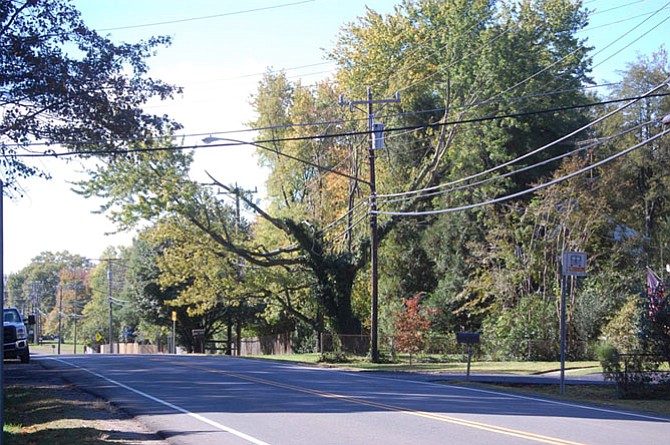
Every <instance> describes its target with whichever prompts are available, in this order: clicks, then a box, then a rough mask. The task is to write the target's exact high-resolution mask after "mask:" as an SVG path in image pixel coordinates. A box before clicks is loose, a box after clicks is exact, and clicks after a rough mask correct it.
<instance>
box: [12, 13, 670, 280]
mask: <svg viewBox="0 0 670 445" xmlns="http://www.w3.org/2000/svg"><path fill="white" fill-rule="evenodd" d="M74 3H75V4H76V5H77V6H78V7H79V8H80V10H81V11H82V14H83V16H84V18H85V20H86V21H87V23H88V25H89V26H91V27H92V28H94V29H98V30H106V31H103V33H104V34H109V35H111V37H112V38H113V39H114V40H117V41H128V42H133V41H137V40H138V39H142V38H147V37H149V36H151V35H169V36H171V37H172V38H173V44H172V46H170V47H168V48H162V49H160V50H159V52H158V55H156V56H155V57H153V58H151V59H150V60H149V65H150V67H151V75H152V76H154V77H157V78H161V79H163V80H165V81H168V82H171V83H174V84H178V85H181V86H183V87H184V88H185V92H184V94H183V96H180V97H179V98H177V99H176V100H174V101H172V102H171V103H160V104H156V103H152V104H151V105H150V107H149V108H148V111H151V112H154V113H158V114H162V113H167V114H169V115H170V116H172V117H174V118H175V119H177V120H178V121H180V122H181V123H183V124H184V130H183V132H182V134H184V135H198V136H185V141H186V142H187V143H197V142H198V141H200V139H202V135H205V134H209V133H216V132H220V131H229V130H236V129H241V128H243V127H244V123H245V122H247V121H249V120H251V119H252V117H253V115H252V112H251V108H250V106H249V98H250V95H251V94H253V93H254V91H255V88H256V85H257V82H258V81H259V80H260V75H259V74H260V73H262V72H263V71H265V70H266V69H267V68H268V67H271V68H273V69H285V70H286V72H287V74H288V75H289V76H290V77H294V78H296V79H297V78H302V79H303V83H304V84H310V83H313V82H314V81H315V80H318V79H320V78H324V77H326V76H327V74H328V72H329V70H330V69H332V65H330V64H328V63H324V62H326V61H325V59H324V54H325V51H324V49H330V48H332V46H333V44H334V42H335V39H336V37H337V33H338V31H339V30H340V28H341V26H342V25H343V24H344V23H346V22H350V21H354V20H356V17H358V16H361V15H363V14H364V13H365V6H366V5H367V6H369V7H370V8H372V9H374V10H376V11H379V12H382V13H386V12H391V11H392V9H393V5H394V3H395V2H393V1H389V0H385V1H384V0H367V1H364V0H313V1H301V0H245V1H244V2H240V1H232V0H218V1H214V0H190V1H183V0H178V1H177V0H76V1H75V2H74ZM584 3H585V5H586V6H587V7H588V8H589V9H593V10H595V12H594V14H593V15H592V16H591V20H590V21H591V24H590V25H589V28H588V29H587V30H586V31H584V32H582V33H581V34H580V36H582V37H584V38H588V43H589V44H590V45H591V46H594V47H595V50H594V64H595V65H596V69H595V71H594V77H595V79H596V81H598V82H599V83H600V82H606V81H608V82H611V81H616V80H617V79H618V78H619V76H618V74H617V70H623V69H625V67H626V64H627V63H630V62H632V61H634V60H635V58H636V54H637V53H640V54H650V53H651V52H652V51H655V50H657V49H658V48H659V46H660V45H661V43H664V39H665V38H667V36H668V35H670V32H669V31H670V20H668V21H665V22H664V20H667V19H668V18H669V17H670V2H666V1H662V0H637V1H636V0H586V1H585V2H584ZM664 6H665V9H663V10H662V11H661V12H659V13H658V14H656V15H654V16H651V15H649V13H652V12H654V11H656V10H658V9H660V8H662V7H664ZM645 20H646V21H645ZM163 22H171V23H164V24H160V23H163ZM139 25H142V26H139ZM143 25H148V26H143ZM599 51H600V52H599ZM231 137H236V138H238V139H250V136H249V135H248V134H246V135H245V134H240V135H231ZM252 153H253V150H252V149H251V148H229V149H226V150H221V149H220V148H219V149H215V148H204V149H201V150H199V151H198V155H197V158H196V163H195V165H194V169H193V170H194V171H193V176H194V177H195V178H198V179H199V178H204V173H203V172H204V170H205V169H207V170H209V171H210V172H211V173H213V174H214V175H215V176H216V177H217V178H219V179H220V180H222V181H223V182H228V183H234V182H237V183H239V184H240V185H241V186H242V187H245V188H253V187H257V186H260V185H261V184H262V182H263V178H264V176H263V172H262V171H261V170H259V169H258V168H257V167H256V162H255V159H254V157H253V155H252ZM41 165H42V166H43V167H44V168H45V169H47V170H48V171H50V172H51V173H52V175H53V180H51V181H48V182H47V181H43V180H39V179H31V180H29V181H26V182H24V183H23V186H24V188H25V189H26V196H25V197H24V198H21V199H17V200H13V201H9V200H6V201H5V225H4V233H5V271H6V272H15V271H17V270H19V269H21V268H22V267H24V266H25V265H27V264H28V263H29V261H30V259H31V258H33V257H34V256H36V255H38V254H39V253H40V252H42V251H53V252H56V251H61V250H68V251H70V252H71V253H77V254H81V255H84V256H87V257H90V258H98V257H99V256H100V255H101V254H102V252H103V250H104V249H105V247H107V246H109V245H120V244H129V243H130V240H131V239H132V234H120V235H116V236H105V233H106V232H109V231H113V229H114V228H113V227H112V226H111V224H110V223H109V222H108V221H107V220H106V218H105V217H104V216H102V215H93V214H92V213H91V212H92V211H94V210H96V209H97V207H98V205H99V203H97V202H95V201H92V200H85V199H84V198H82V197H79V196H77V195H75V194H74V193H73V192H71V191H70V190H69V186H68V184H67V181H72V180H75V179H77V178H79V177H81V170H82V167H81V164H80V162H78V161H73V162H70V163H65V162H63V161H57V160H51V159H49V160H44V161H41Z"/></svg>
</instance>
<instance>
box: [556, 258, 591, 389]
mask: <svg viewBox="0 0 670 445" xmlns="http://www.w3.org/2000/svg"><path fill="white" fill-rule="evenodd" d="M562 266H563V273H562V274H561V276H562V280H561V383H560V393H561V394H565V338H566V329H565V324H566V321H565V319H566V314H565V312H566V308H565V306H566V305H565V300H566V296H567V291H568V289H567V288H568V276H575V277H585V276H586V253H585V252H563V258H562Z"/></svg>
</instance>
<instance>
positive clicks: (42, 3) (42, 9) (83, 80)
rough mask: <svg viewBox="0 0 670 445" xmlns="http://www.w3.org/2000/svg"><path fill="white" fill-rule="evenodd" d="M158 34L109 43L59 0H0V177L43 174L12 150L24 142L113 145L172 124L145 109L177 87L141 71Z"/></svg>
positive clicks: (10, 180)
mask: <svg viewBox="0 0 670 445" xmlns="http://www.w3.org/2000/svg"><path fill="white" fill-rule="evenodd" d="M169 43H170V40H169V39H168V38H166V37H152V38H150V39H149V40H147V41H142V42H139V43H135V44H128V43H123V44H115V43H113V42H112V41H111V40H110V39H109V38H107V37H103V36H101V35H99V34H98V33H97V32H96V31H94V30H91V29H89V28H88V27H87V26H86V24H85V23H84V22H83V21H82V19H81V16H80V14H79V12H78V11H77V10H76V9H75V7H74V6H72V4H71V3H70V2H69V1H66V0H39V1H36V0H25V1H14V0H1V1H0V111H1V116H0V148H1V149H2V157H1V158H0V164H1V165H2V177H1V178H0V179H2V181H3V182H4V183H5V184H7V185H9V186H12V185H14V182H15V181H16V180H17V179H19V178H22V177H29V176H32V175H35V174H42V175H44V176H47V175H48V172H40V171H39V170H38V168H36V167H35V166H32V165H30V164H28V163H27V161H26V158H22V157H20V155H21V154H22V152H23V150H24V149H25V148H26V147H28V146H29V145H30V144H32V143H40V144H46V145H56V144H61V145H64V146H67V147H70V148H72V149H77V150H84V149H85V150H117V149H119V148H121V147H124V146H126V145H127V141H129V140H145V139H147V138H152V137H155V136H156V135H158V134H161V133H165V132H167V131H170V130H171V129H174V128H176V124H175V123H174V122H172V121H170V120H169V119H168V118H167V117H165V116H153V115H150V114H147V113H145V112H144V111H143V110H142V106H143V105H144V104H145V103H146V101H147V100H148V99H150V98H152V97H159V98H161V99H164V98H167V97H170V96H171V95H172V94H173V93H175V92H177V91H178V89H177V88H175V87H173V86H170V85H167V84H164V83H162V82H160V81H157V80H153V79H151V78H148V77H146V76H145V74H146V73H147V65H146V59H147V57H149V56H150V55H151V54H152V52H153V51H154V50H155V48H156V47H157V46H162V45H167V44H169Z"/></svg>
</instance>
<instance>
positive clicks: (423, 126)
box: [2, 85, 670, 175]
mask: <svg viewBox="0 0 670 445" xmlns="http://www.w3.org/2000/svg"><path fill="white" fill-rule="evenodd" d="M661 86H662V85H661ZM661 86H659V87H657V88H656V89H658V88H660V87H661ZM668 95H670V93H652V94H644V95H642V96H633V97H625V98H620V99H612V100H605V101H599V102H590V103H587V104H579V105H569V106H565V107H556V108H547V109H541V110H532V111H525V112H519V113H509V114H501V115H496V116H486V117H477V118H470V119H460V120H453V121H446V122H434V123H426V124H419V125H410V126H404V127H396V128H386V129H384V132H386V133H393V132H401V131H407V130H420V129H426V128H439V127H443V126H450V125H458V124H468V123H478V122H486V121H495V120H501V119H508V118H518V117H524V116H532V115H537V114H545V113H557V112H563V111H569V110H576V109H583V108H592V107H597V106H603V105H610V104H614V103H619V102H625V101H635V100H639V99H643V98H651V97H664V96H668ZM342 122H346V121H342ZM249 131H257V130H255V129H254V130H249ZM201 134H204V133H201ZM207 134H221V133H207ZM368 134H369V132H368V131H351V132H344V133H332V134H317V135H311V136H295V137H284V138H275V139H262V140H258V141H241V140H235V141H236V142H230V143H220V144H209V145H208V146H209V147H230V146H239V145H258V144H271V143H278V142H290V141H309V140H321V139H332V138H339V137H347V136H362V135H368ZM126 142H129V141H126ZM65 144H67V145H75V144H77V145H78V144H86V145H93V144H95V141H88V142H87V141H71V142H65ZM33 145H40V144H38V143H36V144H26V147H31V146H33ZM41 145H45V144H41ZM6 146H9V145H6ZM198 148H205V146H203V145H198V144H190V145H172V146H162V147H144V148H123V149H116V148H115V149H103V150H72V151H63V152H57V151H55V150H45V151H43V152H41V153H40V152H35V153H15V154H11V155H8V154H3V155H2V156H3V157H15V158H50V157H53V158H58V157H71V156H96V155H97V156H102V155H110V156H114V155H123V154H133V153H149V152H158V151H179V150H192V149H198ZM260 148H264V149H267V150H270V151H273V152H275V153H276V154H279V155H283V154H282V153H281V152H279V151H278V150H276V149H273V148H268V147H260ZM294 160H296V161H298V162H304V163H310V164H313V163H311V162H310V161H307V160H304V159H300V158H295V159H294ZM313 166H314V167H317V168H321V169H324V170H325V169H326V168H325V167H323V166H318V165H316V164H313ZM342 174H343V175H344V173H342Z"/></svg>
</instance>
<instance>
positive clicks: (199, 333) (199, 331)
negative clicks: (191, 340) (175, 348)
mask: <svg viewBox="0 0 670 445" xmlns="http://www.w3.org/2000/svg"><path fill="white" fill-rule="evenodd" d="M191 334H193V336H194V337H202V336H204V335H205V330H204V329H192V330H191Z"/></svg>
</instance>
